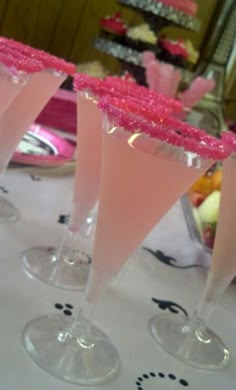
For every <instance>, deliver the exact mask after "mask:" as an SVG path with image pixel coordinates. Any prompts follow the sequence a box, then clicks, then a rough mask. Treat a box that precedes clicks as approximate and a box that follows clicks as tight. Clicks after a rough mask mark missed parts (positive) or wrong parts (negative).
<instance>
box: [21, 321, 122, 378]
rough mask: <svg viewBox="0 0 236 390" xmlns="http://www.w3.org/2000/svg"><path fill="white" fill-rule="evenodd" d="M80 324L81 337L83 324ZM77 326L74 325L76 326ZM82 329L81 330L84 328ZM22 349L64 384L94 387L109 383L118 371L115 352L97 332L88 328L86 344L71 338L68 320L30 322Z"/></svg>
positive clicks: (71, 332)
mask: <svg viewBox="0 0 236 390" xmlns="http://www.w3.org/2000/svg"><path fill="white" fill-rule="evenodd" d="M83 321H84V323H83V322H81V328H79V330H80V329H81V334H83V326H84V324H85V326H86V321H85V320H83ZM77 326H78V324H77ZM84 329H85V328H84ZM23 337H24V345H25V348H26V350H27V352H28V353H29V355H30V356H31V358H32V359H33V360H34V361H35V362H36V363H37V364H38V365H39V366H40V367H41V368H43V369H44V370H46V371H47V372H49V373H50V374H52V375H55V376H56V377H58V378H60V379H63V380H65V381H68V382H72V383H76V384H81V385H97V384H100V383H105V382H107V381H110V380H111V379H113V378H114V377H115V376H116V375H117V374H118V372H119V369H120V358H119V354H118V352H117V350H116V348H115V347H114V346H113V344H112V343H111V342H110V340H109V339H108V337H107V336H106V335H105V333H103V332H102V331H101V330H100V329H98V328H96V327H94V326H91V328H90V330H89V337H86V341H85V339H84V338H83V337H82V336H78V335H73V324H72V322H71V320H68V319H66V318H63V316H62V315H61V316H45V317H40V318H37V319H36V320H33V321H31V322H30V323H29V324H28V325H27V326H26V328H25V330H24V336H23Z"/></svg>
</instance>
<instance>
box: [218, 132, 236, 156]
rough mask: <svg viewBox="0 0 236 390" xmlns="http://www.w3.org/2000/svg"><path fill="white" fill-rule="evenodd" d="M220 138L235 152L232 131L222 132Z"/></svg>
mask: <svg viewBox="0 0 236 390" xmlns="http://www.w3.org/2000/svg"><path fill="white" fill-rule="evenodd" d="M221 138H222V139H223V141H224V142H225V143H226V144H227V145H229V146H231V147H232V151H233V152H236V134H234V133H233V132H232V131H222V133H221Z"/></svg>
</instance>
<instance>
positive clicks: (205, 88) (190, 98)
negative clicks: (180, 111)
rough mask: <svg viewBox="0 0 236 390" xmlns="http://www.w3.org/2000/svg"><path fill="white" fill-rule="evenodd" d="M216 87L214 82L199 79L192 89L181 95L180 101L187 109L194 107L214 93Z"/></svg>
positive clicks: (191, 86)
mask: <svg viewBox="0 0 236 390" xmlns="http://www.w3.org/2000/svg"><path fill="white" fill-rule="evenodd" d="M214 86H215V82H214V80H208V79H204V78H203V77H197V78H196V79H194V80H193V82H192V84H191V85H190V87H189V88H188V89H187V90H185V91H184V92H183V93H182V94H181V95H180V100H181V101H182V102H183V104H184V106H185V107H193V106H194V105H195V104H196V103H198V101H199V100H201V99H202V98H203V96H204V95H205V94H206V93H209V92H210V91H212V89H213V88H214Z"/></svg>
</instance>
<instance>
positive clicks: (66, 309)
mask: <svg viewBox="0 0 236 390" xmlns="http://www.w3.org/2000/svg"><path fill="white" fill-rule="evenodd" d="M54 307H55V309H57V310H60V311H61V312H63V313H64V314H65V316H72V314H73V309H74V306H73V305H71V303H64V304H62V303H55V305H54Z"/></svg>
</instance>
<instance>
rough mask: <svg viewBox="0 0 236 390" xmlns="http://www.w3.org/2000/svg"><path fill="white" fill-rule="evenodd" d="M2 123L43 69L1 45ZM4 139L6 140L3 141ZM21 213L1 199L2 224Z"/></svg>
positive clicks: (1, 152) (1, 146)
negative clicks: (11, 107)
mask: <svg viewBox="0 0 236 390" xmlns="http://www.w3.org/2000/svg"><path fill="white" fill-rule="evenodd" d="M0 50H1V54H0V121H1V118H2V117H3V116H4V113H5V111H6V110H7V109H8V108H9V106H10V105H11V103H12V102H13V101H14V99H15V98H16V96H17V95H19V94H20V93H21V91H22V89H24V88H26V85H27V83H28V82H29V81H30V78H31V77H33V75H34V74H36V73H38V72H40V71H41V70H42V68H43V66H42V64H41V62H40V61H38V60H35V59H29V58H26V57H25V56H24V55H20V54H19V55H18V56H16V57H15V56H14V55H13V54H14V53H12V50H10V49H9V48H8V47H2V44H1V43H0ZM2 137H3V138H4V140H2ZM5 137H6V136H3V129H2V127H1V125H0V180H1V181H2V179H3V176H4V172H5V170H6V166H7V163H8V158H6V156H7V154H8V146H6V143H5V141H6V140H5ZM18 217H19V212H18V210H17V208H16V207H15V206H14V205H12V204H11V203H10V202H9V201H8V200H7V199H6V198H4V197H0V222H12V221H15V220H17V219H18Z"/></svg>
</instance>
